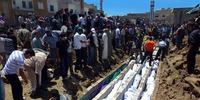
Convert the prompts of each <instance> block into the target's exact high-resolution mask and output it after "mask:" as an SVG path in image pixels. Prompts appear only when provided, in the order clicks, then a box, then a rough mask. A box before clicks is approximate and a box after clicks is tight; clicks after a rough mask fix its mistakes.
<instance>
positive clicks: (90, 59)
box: [87, 31, 95, 64]
mask: <svg viewBox="0 0 200 100" xmlns="http://www.w3.org/2000/svg"><path fill="white" fill-rule="evenodd" d="M93 34H94V33H93V32H92V31H91V32H90V34H88V35H87V39H88V40H89V41H90V43H89V45H88V52H89V56H88V64H92V63H93V61H94V46H95V44H94V38H93Z"/></svg>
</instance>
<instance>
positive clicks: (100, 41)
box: [98, 30, 103, 62]
mask: <svg viewBox="0 0 200 100" xmlns="http://www.w3.org/2000/svg"><path fill="white" fill-rule="evenodd" d="M102 32H103V31H102V30H101V31H100V32H99V34H98V42H99V61H100V62H102V52H103V40H102V36H103V35H102Z"/></svg>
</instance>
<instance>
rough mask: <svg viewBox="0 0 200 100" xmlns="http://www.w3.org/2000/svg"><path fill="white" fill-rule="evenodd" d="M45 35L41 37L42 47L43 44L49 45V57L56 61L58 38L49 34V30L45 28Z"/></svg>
mask: <svg viewBox="0 0 200 100" xmlns="http://www.w3.org/2000/svg"><path fill="white" fill-rule="evenodd" d="M45 32H46V34H45V35H44V36H43V37H42V42H43V43H42V45H43V46H45V44H49V48H50V56H51V57H52V58H53V59H54V60H56V53H55V52H56V42H57V41H58V38H57V37H56V36H54V35H53V34H52V33H51V29H50V28H48V27H46V28H45Z"/></svg>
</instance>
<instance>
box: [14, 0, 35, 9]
mask: <svg viewBox="0 0 200 100" xmlns="http://www.w3.org/2000/svg"><path fill="white" fill-rule="evenodd" d="M14 1H15V5H14V4H13V2H14ZM22 1H25V3H26V8H23V6H22ZM29 2H32V8H29ZM12 7H13V9H22V10H34V7H33V0H12Z"/></svg>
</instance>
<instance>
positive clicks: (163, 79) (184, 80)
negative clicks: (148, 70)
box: [155, 39, 200, 100]
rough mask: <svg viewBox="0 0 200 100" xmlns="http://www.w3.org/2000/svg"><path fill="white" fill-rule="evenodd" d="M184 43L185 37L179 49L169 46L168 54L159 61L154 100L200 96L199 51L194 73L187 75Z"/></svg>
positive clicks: (191, 99) (173, 99) (172, 99)
mask: <svg viewBox="0 0 200 100" xmlns="http://www.w3.org/2000/svg"><path fill="white" fill-rule="evenodd" d="M186 43H187V39H184V42H183V48H182V49H181V50H177V49H176V48H175V47H173V46H171V47H170V51H169V55H168V56H167V57H166V58H165V59H164V61H163V62H161V68H160V70H159V73H158V74H159V75H158V76H159V77H157V78H159V82H158V83H157V84H158V85H159V86H157V88H156V89H157V93H155V95H156V98H155V100H197V99H198V98H200V53H199V52H198V54H197V56H196V66H195V73H194V74H191V75H189V74H188V73H187V62H186V61H187V60H186V59H187V58H186V57H187V56H186V54H185V53H186V50H187V46H186ZM199 51H200V50H199ZM156 89H155V90H156Z"/></svg>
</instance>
